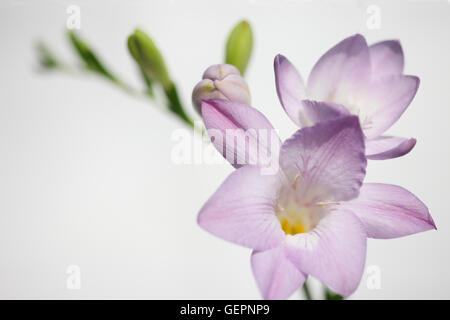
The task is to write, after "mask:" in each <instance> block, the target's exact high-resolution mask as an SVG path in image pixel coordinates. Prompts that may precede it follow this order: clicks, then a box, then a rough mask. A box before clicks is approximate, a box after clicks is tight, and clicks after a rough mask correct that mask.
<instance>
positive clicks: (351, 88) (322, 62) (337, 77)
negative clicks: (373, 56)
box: [306, 34, 370, 107]
mask: <svg viewBox="0 0 450 320" xmlns="http://www.w3.org/2000/svg"><path fill="white" fill-rule="evenodd" d="M369 81H370V57H369V49H368V47H367V43H366V40H365V39H364V37H363V36H361V35H359V34H357V35H354V36H352V37H349V38H346V39H344V40H343V41H341V42H339V43H338V44H337V45H335V46H334V47H333V48H331V49H330V50H328V51H327V52H326V53H325V54H324V55H323V56H322V57H321V58H320V59H319V61H317V63H316V64H315V66H314V68H313V69H312V71H311V74H310V76H309V79H308V84H307V87H306V93H307V96H308V98H310V99H312V100H318V101H329V102H335V103H340V104H343V105H345V106H346V107H348V105H347V103H348V101H349V98H351V95H352V94H354V93H355V92H358V91H359V89H360V88H363V87H365V86H366V85H367V84H369Z"/></svg>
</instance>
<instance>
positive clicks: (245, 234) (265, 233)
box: [198, 166, 284, 250]
mask: <svg viewBox="0 0 450 320" xmlns="http://www.w3.org/2000/svg"><path fill="white" fill-rule="evenodd" d="M279 182H280V181H279V177H278V176H277V175H261V173H260V168H258V167H255V166H245V167H242V168H240V169H238V170H236V171H234V172H233V173H231V175H230V176H228V178H227V179H226V180H225V182H224V183H223V184H222V185H221V186H220V187H219V189H218V190H217V191H216V192H215V193H214V195H213V196H212V197H211V198H210V199H209V200H208V201H207V202H206V204H205V205H204V206H203V208H202V209H201V210H200V213H199V215H198V223H199V225H200V226H201V227H202V228H203V229H205V230H206V231H209V232H211V233H212V234H214V235H216V236H218V237H220V238H223V239H225V240H227V241H231V242H234V243H237V244H240V245H242V246H245V247H249V248H252V249H256V250H265V249H268V248H273V247H276V246H278V244H279V243H280V242H281V241H282V240H283V239H284V232H283V231H282V229H281V226H280V223H279V221H278V219H277V217H276V216H275V211H274V205H275V201H276V194H277V189H278V186H279Z"/></svg>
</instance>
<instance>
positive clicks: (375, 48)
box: [369, 40, 404, 81]
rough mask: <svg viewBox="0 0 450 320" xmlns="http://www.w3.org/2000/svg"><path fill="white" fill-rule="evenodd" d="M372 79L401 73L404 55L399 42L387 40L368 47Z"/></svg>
mask: <svg viewBox="0 0 450 320" xmlns="http://www.w3.org/2000/svg"><path fill="white" fill-rule="evenodd" d="M369 53H370V62H371V66H372V80H375V81H376V80H379V79H381V78H384V77H389V76H397V75H401V74H402V73H403V66H404V57H403V50H402V46H401V45H400V42H399V41H397V40H387V41H382V42H377V43H375V44H373V45H371V46H370V47H369Z"/></svg>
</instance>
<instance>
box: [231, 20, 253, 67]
mask: <svg viewBox="0 0 450 320" xmlns="http://www.w3.org/2000/svg"><path fill="white" fill-rule="evenodd" d="M252 48H253V34H252V28H251V27H250V24H249V23H248V22H247V21H245V20H244V21H241V22H239V23H238V24H237V25H236V26H235V27H234V29H233V30H232V31H231V33H230V35H229V36H228V40H227V45H226V52H225V63H228V64H232V65H234V66H235V67H236V68H238V69H239V71H240V72H241V74H242V75H244V72H245V69H246V68H247V65H248V62H249V60H250V56H251V54H252Z"/></svg>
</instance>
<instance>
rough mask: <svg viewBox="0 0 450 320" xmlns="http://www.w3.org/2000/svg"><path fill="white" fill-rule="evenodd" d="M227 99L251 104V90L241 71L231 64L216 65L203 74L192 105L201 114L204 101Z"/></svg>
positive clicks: (193, 92) (193, 96) (196, 87)
mask: <svg viewBox="0 0 450 320" xmlns="http://www.w3.org/2000/svg"><path fill="white" fill-rule="evenodd" d="M206 99H226V100H230V101H235V102H242V103H245V104H250V90H249V88H248V85H247V82H245V80H244V78H242V76H241V73H240V72H239V70H238V69H237V68H236V67H235V66H232V65H231V64H215V65H212V66H210V67H209V68H208V69H206V71H205V72H204V73H203V80H202V81H200V82H199V83H198V84H197V85H196V86H195V88H194V90H193V91H192V104H193V105H194V107H195V109H196V110H197V111H198V112H199V113H201V111H200V108H201V103H202V100H206Z"/></svg>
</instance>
